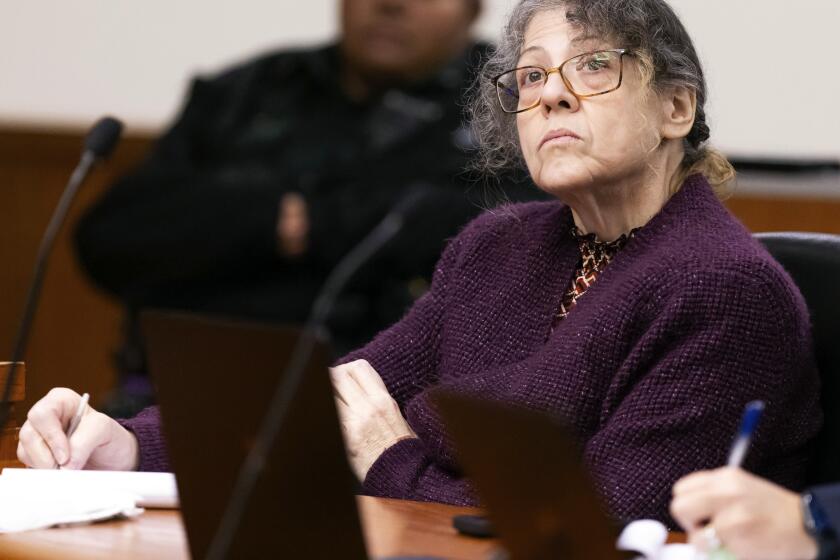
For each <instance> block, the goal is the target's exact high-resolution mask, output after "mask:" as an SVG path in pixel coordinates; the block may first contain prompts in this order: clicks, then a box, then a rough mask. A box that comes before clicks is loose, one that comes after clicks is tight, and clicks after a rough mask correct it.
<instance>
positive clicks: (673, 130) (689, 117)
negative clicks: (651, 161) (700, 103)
mask: <svg viewBox="0 0 840 560" xmlns="http://www.w3.org/2000/svg"><path fill="white" fill-rule="evenodd" d="M660 98H661V100H662V125H661V130H660V134H662V138H664V139H679V138H685V137H686V136H688V133H689V132H691V127H692V126H694V115H695V112H696V111H697V92H695V91H694V89H692V88H688V87H685V86H678V87H673V88H668V89H667V90H666V91H665V92H664V93H662V94H661V96H660Z"/></svg>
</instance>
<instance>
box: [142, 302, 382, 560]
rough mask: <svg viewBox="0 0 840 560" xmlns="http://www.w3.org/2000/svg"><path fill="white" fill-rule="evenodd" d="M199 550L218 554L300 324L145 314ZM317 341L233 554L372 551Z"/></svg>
mask: <svg viewBox="0 0 840 560" xmlns="http://www.w3.org/2000/svg"><path fill="white" fill-rule="evenodd" d="M141 325H142V329H143V335H144V337H145V342H146V349H147V354H148V361H149V371H150V373H151V375H152V379H153V381H154V383H155V386H156V389H157V395H158V399H159V402H160V406H161V414H162V417H163V423H164V435H165V437H166V441H167V448H168V451H169V455H170V459H171V462H172V466H173V470H174V471H175V475H176V478H177V481H178V491H179V493H180V499H181V509H182V512H183V518H184V524H185V526H186V531H187V537H188V539H189V543H190V551H191V553H192V557H193V558H196V559H199V558H203V557H204V555H205V554H206V551H207V548H208V546H209V544H210V542H211V539H212V535H213V534H214V532H215V531H216V528H217V527H218V523H219V520H220V518H221V516H222V512H223V511H224V508H225V505H226V504H227V501H228V498H229V497H230V493H231V489H232V488H233V485H234V481H235V479H236V476H237V473H238V471H239V467H240V465H241V464H242V462H243V460H244V457H245V455H246V453H247V451H248V450H249V449H250V446H251V445H252V443H253V441H254V437H255V434H256V433H257V431H258V429H259V425H260V422H261V421H262V419H263V416H264V415H265V412H266V410H267V408H268V404H269V401H270V399H271V396H272V394H273V392H274V390H275V387H276V386H277V384H278V383H279V381H280V378H281V376H282V375H283V372H284V370H285V368H286V365H287V362H288V359H289V357H290V355H291V352H292V348H293V347H294V344H295V342H296V340H297V337H298V334H299V331H297V330H296V329H291V328H282V327H274V326H265V325H258V324H249V323H243V322H234V321H228V320H220V319H208V318H203V317H199V316H194V315H185V314H174V313H168V312H156V311H155V312H145V313H143V315H142V316H141ZM329 360H330V354H329V352H328V350H327V348H326V346H325V345H324V344H322V343H319V344H317V345H316V348H315V351H314V352H313V355H312V358H311V359H310V361H309V363H308V365H307V371H306V372H305V375H304V377H303V381H302V383H301V385H300V387H298V391H297V394H296V395H295V397H294V400H293V404H292V407H291V409H290V410H289V413H288V415H287V416H286V419H285V421H284V423H283V426H282V427H281V430H280V433H279V436H278V438H277V441H276V442H275V445H274V447H273V448H272V452H271V454H270V456H269V458H268V464H267V466H266V469H265V472H264V473H263V475H262V476H261V478H260V480H259V481H258V483H257V485H256V488H255V491H254V493H253V495H252V497H251V500H250V502H249V506H248V509H247V513H246V514H245V517H244V518H243V519H242V522H241V524H240V526H239V531H238V532H237V535H236V537H235V538H234V542H233V545H232V548H231V554H230V556H229V557H230V558H349V559H357V558H358V559H360V560H361V559H365V558H367V556H366V553H365V547H364V540H363V537H362V531H361V525H360V522H359V517H358V512H357V509H356V501H355V496H354V489H355V486H356V482H355V478H354V477H353V475H352V473H351V471H350V469H349V467H348V466H347V459H346V456H345V452H344V444H343V441H342V438H341V433H340V428H339V424H338V419H337V414H336V410H335V405H334V401H333V396H332V387H331V385H330V381H329V376H328V373H327V365H328V363H329Z"/></svg>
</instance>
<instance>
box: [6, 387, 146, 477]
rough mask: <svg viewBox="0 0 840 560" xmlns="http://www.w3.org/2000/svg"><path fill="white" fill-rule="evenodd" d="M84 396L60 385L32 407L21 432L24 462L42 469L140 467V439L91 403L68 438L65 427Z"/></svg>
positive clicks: (19, 449) (125, 469)
mask: <svg viewBox="0 0 840 560" xmlns="http://www.w3.org/2000/svg"><path fill="white" fill-rule="evenodd" d="M81 398H82V397H81V396H79V394H78V393H76V392H75V391H71V390H70V389H62V388H56V389H53V390H51V391H50V392H49V393H47V395H46V396H45V397H44V398H42V399H41V400H39V401H38V402H37V403H35V404H34V405H33V406H32V408H31V409H29V413H28V414H27V420H26V423H25V424H24V425H23V426H22V427H21V429H20V434H19V441H18V448H17V456H18V459H19V460H20V462H21V463H23V464H25V465H26V466H28V467H33V468H38V469H54V468H56V467H59V466H60V467H61V468H65V469H82V468H84V469H99V470H123V471H127V470H134V469H136V468H137V464H138V462H139V457H140V455H139V449H138V446H137V438H135V437H134V434H132V433H131V432H129V431H128V430H126V429H125V428H123V427H122V426H120V425H119V424H118V423H117V422H116V421H114V420H113V419H111V418H109V417H108V416H106V415H104V414H102V413H101V412H97V411H95V410H94V409H93V408H91V407H90V406H87V407H86V408H85V410H84V413H83V415H82V420H81V422H79V426H78V427H77V428H76V431H75V432H73V435H72V436H70V440H69V441H68V440H67V436H66V435H65V430H66V429H67V427H68V425H69V424H70V421H71V420H72V418H73V416H74V415H75V414H76V409H77V408H78V406H79V401H80V400H81Z"/></svg>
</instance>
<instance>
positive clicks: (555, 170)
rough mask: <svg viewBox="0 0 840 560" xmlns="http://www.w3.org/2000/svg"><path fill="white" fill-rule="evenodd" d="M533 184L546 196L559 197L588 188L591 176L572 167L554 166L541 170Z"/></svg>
mask: <svg viewBox="0 0 840 560" xmlns="http://www.w3.org/2000/svg"><path fill="white" fill-rule="evenodd" d="M534 182H535V183H536V184H537V186H538V187H539V188H540V189H542V190H543V191H545V192H547V193H548V194H551V195H554V196H561V195H562V194H563V193H568V192H572V191H575V190H578V189H583V188H588V187H590V186H591V185H592V175H591V174H589V173H585V172H583V171H582V170H580V169H575V167H574V166H559V165H555V166H552V167H550V168H548V169H543V170H541V171H540V173H539V176H538V177H536V178H535V180H534Z"/></svg>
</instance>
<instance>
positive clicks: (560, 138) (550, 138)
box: [540, 128, 580, 148]
mask: <svg viewBox="0 0 840 560" xmlns="http://www.w3.org/2000/svg"><path fill="white" fill-rule="evenodd" d="M579 141H580V136H578V135H577V134H575V133H574V132H572V131H571V130H568V129H565V128H562V129H558V130H552V131H549V132H548V134H546V135H545V136H543V139H542V140H541V141H540V148H542V147H543V146H545V145H546V144H572V143H574V142H579Z"/></svg>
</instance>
